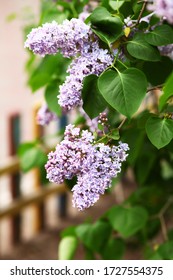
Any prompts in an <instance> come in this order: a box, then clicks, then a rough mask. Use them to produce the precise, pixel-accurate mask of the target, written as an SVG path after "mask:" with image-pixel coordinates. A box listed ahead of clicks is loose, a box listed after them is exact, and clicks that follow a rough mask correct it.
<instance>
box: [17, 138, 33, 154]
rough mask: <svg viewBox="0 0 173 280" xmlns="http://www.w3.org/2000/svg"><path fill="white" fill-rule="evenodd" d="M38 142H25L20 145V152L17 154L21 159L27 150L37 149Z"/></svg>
mask: <svg viewBox="0 0 173 280" xmlns="http://www.w3.org/2000/svg"><path fill="white" fill-rule="evenodd" d="M36 143H37V141H33V142H25V143H22V144H20V145H19V147H18V150H17V154H18V156H19V157H21V156H22V155H23V154H24V153H25V152H26V151H27V150H29V149H31V148H33V147H35V145H36Z"/></svg>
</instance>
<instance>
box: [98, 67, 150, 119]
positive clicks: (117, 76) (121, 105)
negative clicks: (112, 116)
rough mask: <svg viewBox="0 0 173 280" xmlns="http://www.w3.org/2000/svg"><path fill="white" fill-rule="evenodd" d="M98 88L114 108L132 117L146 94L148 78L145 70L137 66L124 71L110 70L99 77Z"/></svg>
mask: <svg viewBox="0 0 173 280" xmlns="http://www.w3.org/2000/svg"><path fill="white" fill-rule="evenodd" d="M98 88H99V90H100V92H101V94H102V95H103V97H104V98H105V100H106V101H107V102H108V103H109V104H110V105H111V106H112V107H113V108H114V109H116V110H117V111H118V112H119V113H121V114H123V115H125V116H126V117H128V118H130V117H131V116H132V115H133V114H134V113H135V112H136V111H137V110H138V108H139V106H140V104H141V102H142V100H143V98H144V96H145V94H146V91H147V80H146V77H145V75H144V74H143V72H141V71H140V70H138V69H136V68H130V69H127V70H125V71H124V72H119V71H118V72H116V71H113V70H108V71H107V72H105V73H103V74H102V75H101V76H100V77H99V79H98Z"/></svg>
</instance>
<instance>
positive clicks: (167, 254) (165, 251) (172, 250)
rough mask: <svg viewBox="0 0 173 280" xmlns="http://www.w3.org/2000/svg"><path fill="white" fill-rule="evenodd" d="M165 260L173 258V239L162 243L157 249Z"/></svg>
mask: <svg viewBox="0 0 173 280" xmlns="http://www.w3.org/2000/svg"><path fill="white" fill-rule="evenodd" d="M157 253H159V255H160V256H162V259H163V260H173V241H168V242H165V243H163V244H161V245H160V246H159V248H158V250H157Z"/></svg>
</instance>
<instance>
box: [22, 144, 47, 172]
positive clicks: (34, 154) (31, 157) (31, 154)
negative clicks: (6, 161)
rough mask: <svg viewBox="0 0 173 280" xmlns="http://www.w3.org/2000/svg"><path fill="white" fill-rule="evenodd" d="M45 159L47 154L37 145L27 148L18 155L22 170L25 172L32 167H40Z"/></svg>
mask: <svg viewBox="0 0 173 280" xmlns="http://www.w3.org/2000/svg"><path fill="white" fill-rule="evenodd" d="M46 161H47V156H46V155H45V153H44V152H43V151H42V150H41V149H40V148H39V147H33V148H31V149H28V150H27V151H26V152H25V153H23V155H22V156H21V157H20V165H21V168H22V171H24V172H27V171H29V170H30V169H32V168H34V167H40V166H42V165H44V164H45V163H46Z"/></svg>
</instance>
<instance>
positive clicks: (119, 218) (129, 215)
mask: <svg viewBox="0 0 173 280" xmlns="http://www.w3.org/2000/svg"><path fill="white" fill-rule="evenodd" d="M108 219H109V221H110V223H111V225H112V227H113V229H114V230H117V231H118V232H120V233H121V234H122V236H123V237H125V238H127V237H130V236H132V235H133V234H135V233H136V232H138V231H139V230H140V229H142V228H143V227H144V226H145V225H146V222H147V219H148V213H147V211H146V210H145V208H142V207H137V206H136V207H133V208H124V207H122V206H115V207H113V208H111V209H110V210H109V211H108Z"/></svg>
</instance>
